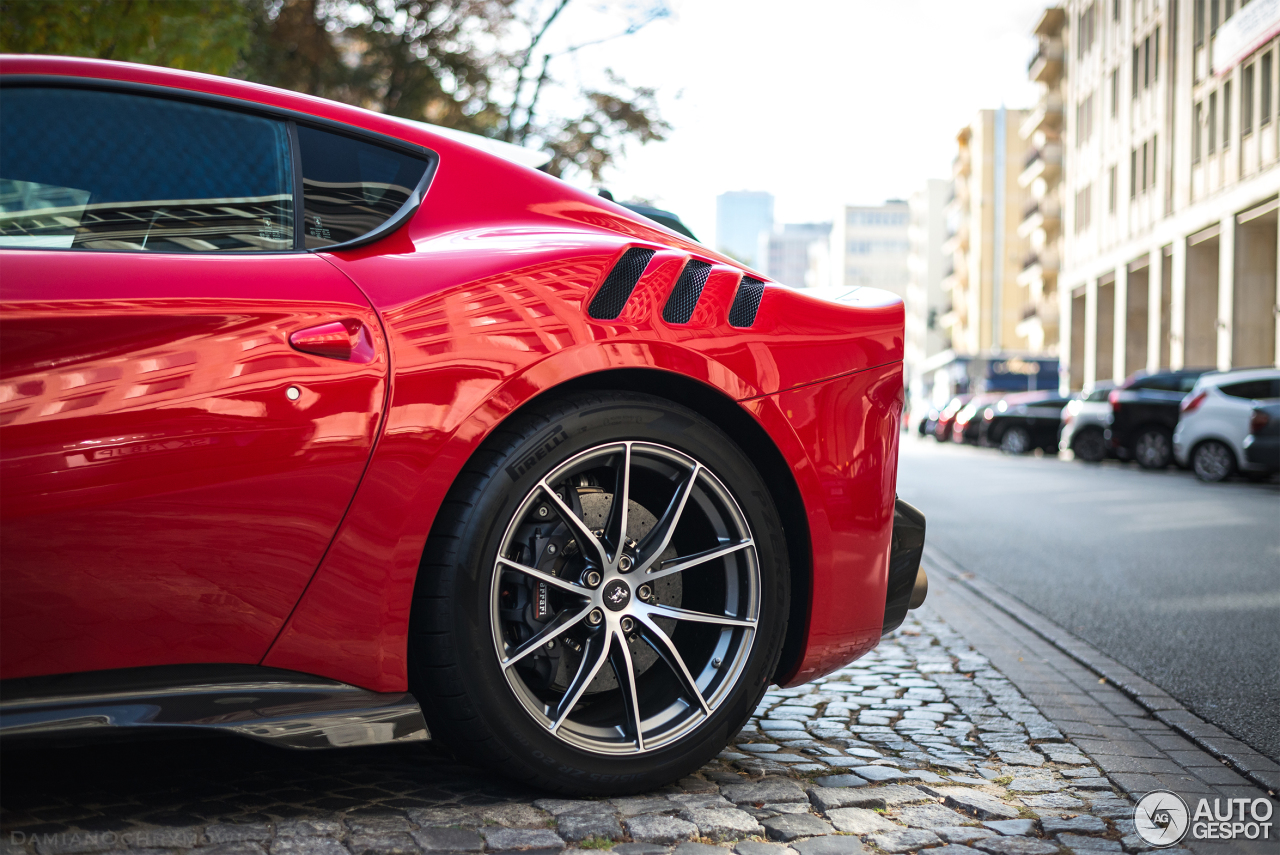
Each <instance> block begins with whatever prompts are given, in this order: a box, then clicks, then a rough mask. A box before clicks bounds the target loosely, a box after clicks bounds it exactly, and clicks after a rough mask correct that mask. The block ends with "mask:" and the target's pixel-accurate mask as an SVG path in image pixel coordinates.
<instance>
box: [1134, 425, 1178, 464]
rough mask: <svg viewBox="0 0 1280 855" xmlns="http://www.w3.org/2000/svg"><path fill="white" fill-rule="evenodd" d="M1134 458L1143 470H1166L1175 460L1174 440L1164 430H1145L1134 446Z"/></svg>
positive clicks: (1139, 435)
mask: <svg viewBox="0 0 1280 855" xmlns="http://www.w3.org/2000/svg"><path fill="white" fill-rule="evenodd" d="M1133 457H1134V459H1135V460H1137V461H1138V465H1139V466H1141V467H1142V468H1143V469H1164V468H1165V467H1167V466H1168V465H1169V463H1170V462H1172V460H1173V440H1172V438H1171V437H1170V436H1169V431H1167V430H1165V429H1164V428H1154V427H1153V428H1144V429H1143V431H1142V433H1140V434H1138V441H1137V442H1135V443H1134V444H1133Z"/></svg>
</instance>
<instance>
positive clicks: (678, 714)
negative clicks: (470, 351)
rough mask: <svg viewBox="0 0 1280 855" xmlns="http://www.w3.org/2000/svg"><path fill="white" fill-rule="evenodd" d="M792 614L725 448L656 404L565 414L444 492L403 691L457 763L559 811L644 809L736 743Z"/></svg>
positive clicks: (777, 539) (477, 458)
mask: <svg viewBox="0 0 1280 855" xmlns="http://www.w3.org/2000/svg"><path fill="white" fill-rule="evenodd" d="M624 462H625V465H624ZM623 471H625V472H627V473H629V474H628V476H627V478H625V479H624V478H622V477H621V476H620V473H621V472H623ZM624 488H625V489H626V490H627V493H626V494H627V495H628V496H629V497H630V500H629V501H628V502H627V503H625V506H626V515H625V517H623V515H622V510H621V507H622V506H621V505H619V507H618V508H615V507H614V502H613V496H614V494H615V493H616V492H617V491H618V490H619V489H624ZM624 532H625V535H624V534H623V533H624ZM619 544H621V548H619ZM676 559H685V560H684V561H676ZM673 561H676V563H675V564H673V563H672V562H673ZM690 561H697V564H691V563H689V562H690ZM628 565H629V566H628ZM655 568H656V569H655ZM676 568H679V569H676ZM789 600H790V570H789V567H788V564H787V550H786V543H785V538H784V535H783V530H782V523H781V521H780V519H779V516H778V513H777V510H776V508H775V507H774V504H773V500H772V498H771V496H770V493H769V490H768V487H767V486H766V485H765V483H764V481H763V479H762V478H761V477H760V475H759V473H758V472H757V471H756V469H755V468H754V467H753V466H752V465H751V462H750V460H749V459H748V458H747V456H746V455H745V454H744V453H743V452H742V450H741V449H740V448H738V446H737V445H736V444H735V443H734V442H733V441H732V440H731V439H730V438H729V437H728V436H726V435H725V434H724V433H723V432H721V431H720V430H719V429H718V428H716V427H715V426H714V425H713V424H711V423H710V422H708V421H707V420H706V419H704V418H703V417H702V416H700V415H698V414H697V413H695V412H693V411H692V410H688V409H685V408H684V407H681V406H679V405H677V404H674V403H671V402H669V401H665V400H662V399H660V398H655V397H650V396H647V395H639V394H615V393H598V394H590V395H588V394H577V395H573V396H567V397H564V398H561V399H559V400H557V401H552V402H550V403H546V404H540V405H535V409H534V410H532V411H531V412H528V413H526V414H522V415H520V416H518V417H516V419H514V420H513V422H512V423H511V424H510V425H504V426H503V427H502V428H500V429H499V430H498V431H496V432H495V434H494V435H493V436H491V437H490V438H489V439H488V440H486V442H485V443H484V444H483V445H482V446H481V448H480V449H479V450H478V451H477V452H476V454H475V455H474V456H473V458H472V460H471V461H470V462H469V463H468V464H467V466H466V467H465V468H464V470H463V472H462V474H461V475H460V476H459V478H458V480H457V481H456V483H455V484H454V486H453V487H452V489H451V490H450V493H449V495H448V497H447V499H446V501H445V503H444V505H443V506H442V508H441V510H440V512H439V514H438V515H437V519H436V522H435V524H434V526H433V528H432V532H431V535H430V537H429V538H428V540H427V545H426V548H425V551H424V557H423V561H422V566H421V569H420V570H419V573H418V581H417V585H416V588H415V592H414V604H413V613H412V617H411V631H410V642H409V670H410V689H411V691H412V692H413V693H414V694H415V696H416V697H417V698H418V699H419V701H420V703H421V704H422V707H423V712H424V714H425V715H426V718H427V723H428V726H429V727H430V728H431V731H432V733H433V735H434V736H435V737H436V738H438V739H440V740H441V741H442V742H443V744H445V745H448V746H450V748H451V749H452V750H453V751H454V752H455V753H457V754H458V756H459V757H460V758H466V759H468V760H475V759H479V760H482V761H485V762H487V763H488V764H489V765H490V766H492V767H493V768H494V769H496V770H498V771H501V772H503V773H505V774H507V775H510V776H512V777H514V778H516V779H518V780H520V781H521V782H523V783H525V784H528V785H531V786H534V787H538V788H540V789H545V790H551V791H555V792H560V793H566V794H576V795H593V796H600V795H619V794H627V793H636V792H642V791H645V790H652V789H654V788H656V787H659V786H662V785H664V784H667V783H670V782H671V781H674V780H676V779H678V778H680V777H682V776H685V775H688V774H689V773H691V772H692V771H693V770H695V769H697V768H698V767H700V766H702V765H703V764H705V763H706V762H707V761H708V760H710V759H711V758H712V757H713V756H715V754H717V753H718V752H719V751H721V750H723V748H724V746H725V745H726V743H727V742H728V740H729V739H730V738H731V737H732V736H733V735H734V734H735V733H737V732H738V730H739V729H741V727H742V725H743V724H744V723H746V721H747V718H748V717H749V716H750V715H751V713H752V711H753V710H754V709H755V707H756V705H757V704H758V703H759V701H760V698H761V697H762V695H763V694H764V691H765V689H766V688H767V686H768V684H769V682H770V681H771V679H772V677H773V674H774V670H775V669H776V667H777V663H778V657H779V655H780V653H781V650H782V642H783V637H784V635H785V631H786V622H787V614H788V608H789ZM547 642H551V646H550V647H548V646H547Z"/></svg>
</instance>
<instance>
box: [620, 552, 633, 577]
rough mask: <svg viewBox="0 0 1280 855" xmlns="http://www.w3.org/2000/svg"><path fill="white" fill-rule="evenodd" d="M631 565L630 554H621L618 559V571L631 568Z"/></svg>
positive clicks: (623, 571) (622, 571) (624, 571)
mask: <svg viewBox="0 0 1280 855" xmlns="http://www.w3.org/2000/svg"><path fill="white" fill-rule="evenodd" d="M631 565H632V562H631V556H630V555H624V556H622V557H621V558H619V559H618V572H619V573H626V572H627V571H629V570H630V569H631Z"/></svg>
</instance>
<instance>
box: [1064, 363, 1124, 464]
mask: <svg viewBox="0 0 1280 855" xmlns="http://www.w3.org/2000/svg"><path fill="white" fill-rule="evenodd" d="M1114 385H1115V384H1113V383H1099V384H1098V385H1097V386H1095V387H1094V388H1093V391H1091V392H1090V393H1089V394H1087V395H1082V396H1080V397H1077V398H1074V399H1072V400H1071V401H1070V402H1069V403H1068V404H1067V405H1066V406H1065V407H1063V408H1062V435H1061V437H1059V439H1058V450H1059V451H1067V450H1070V451H1071V453H1072V454H1073V455H1075V458H1076V459H1077V460H1084V461H1087V462H1089V463H1100V462H1101V461H1103V460H1106V459H1107V458H1108V457H1115V451H1114V450H1113V449H1112V448H1111V445H1110V443H1108V442H1107V439H1106V431H1107V428H1108V427H1110V426H1111V402H1110V401H1109V400H1107V397H1108V395H1110V394H1111V390H1112V388H1114Z"/></svg>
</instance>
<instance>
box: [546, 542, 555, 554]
mask: <svg viewBox="0 0 1280 855" xmlns="http://www.w3.org/2000/svg"><path fill="white" fill-rule="evenodd" d="M547 554H548V555H555V554H556V545H555V544H554V543H548V544H547Z"/></svg>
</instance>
